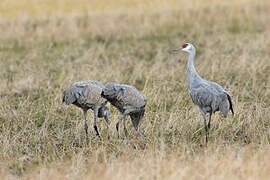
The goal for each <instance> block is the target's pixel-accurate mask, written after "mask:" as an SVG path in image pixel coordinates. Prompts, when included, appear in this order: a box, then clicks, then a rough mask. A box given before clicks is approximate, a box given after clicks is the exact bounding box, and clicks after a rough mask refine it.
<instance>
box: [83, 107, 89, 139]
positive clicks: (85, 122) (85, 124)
mask: <svg viewBox="0 0 270 180" xmlns="http://www.w3.org/2000/svg"><path fill="white" fill-rule="evenodd" d="M83 116H84V130H85V134H86V138H88V125H87V118H86V117H87V110H83Z"/></svg>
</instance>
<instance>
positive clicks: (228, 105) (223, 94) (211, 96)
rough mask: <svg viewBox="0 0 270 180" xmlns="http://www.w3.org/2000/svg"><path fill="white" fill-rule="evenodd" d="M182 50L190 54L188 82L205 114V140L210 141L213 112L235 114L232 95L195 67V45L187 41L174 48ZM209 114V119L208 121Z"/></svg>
mask: <svg viewBox="0 0 270 180" xmlns="http://www.w3.org/2000/svg"><path fill="white" fill-rule="evenodd" d="M179 50H182V51H184V52H187V53H188V54H189V56H188V63H187V84H188V91H189V94H190V96H191V99H192V101H193V103H194V104H195V105H197V106H198V107H199V109H200V111H201V113H202V115H203V119H204V128H205V141H206V144H207V142H208V137H209V129H210V123H211V116H212V114H213V113H215V112H217V111H220V112H221V114H222V115H223V116H224V117H227V115H228V112H229V111H231V112H232V114H233V115H234V111H233V104H232V100H231V97H230V95H229V93H228V92H227V91H225V90H224V89H223V88H222V87H221V86H220V85H219V84H217V83H215V82H212V81H207V80H205V79H203V78H202V77H201V76H200V75H199V74H198V73H197V71H196V69H195V67H194V59H195V55H196V49H195V47H194V46H193V45H192V44H190V43H186V44H184V45H183V46H182V47H181V48H178V49H175V50H173V52H178V51H179ZM207 115H209V120H208V123H207Z"/></svg>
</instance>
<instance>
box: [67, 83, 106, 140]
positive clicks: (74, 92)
mask: <svg viewBox="0 0 270 180" xmlns="http://www.w3.org/2000/svg"><path fill="white" fill-rule="evenodd" d="M104 87H105V86H104V85H103V84H102V83H101V82H99V81H94V80H92V81H91V80H89V81H79V82H75V83H74V84H72V85H71V86H70V87H69V88H68V89H66V90H65V91H64V93H63V102H64V103H65V104H66V105H70V104H73V105H75V106H77V107H79V108H81V109H82V110H83V116H84V128H85V133H86V137H87V138H88V125H87V111H88V110H89V109H91V110H93V111H94V129H95V132H96V135H97V136H98V137H100V134H99V131H98V128H97V118H104V119H105V122H106V125H107V128H108V127H109V116H110V112H109V110H108V107H107V106H106V104H107V100H106V99H105V98H103V97H101V92H102V89H103V88H104Z"/></svg>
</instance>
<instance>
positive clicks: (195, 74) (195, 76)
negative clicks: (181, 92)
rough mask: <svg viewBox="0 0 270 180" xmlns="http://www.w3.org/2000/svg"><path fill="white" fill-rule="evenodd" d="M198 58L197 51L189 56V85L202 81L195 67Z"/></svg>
mask: <svg viewBox="0 0 270 180" xmlns="http://www.w3.org/2000/svg"><path fill="white" fill-rule="evenodd" d="M195 56H196V51H195V49H194V50H193V51H191V52H190V53H189V56H188V63H187V78H188V83H189V84H190V83H193V82H194V81H196V79H201V77H200V75H199V74H198V72H197V71H196V68H195V66H194V59H195Z"/></svg>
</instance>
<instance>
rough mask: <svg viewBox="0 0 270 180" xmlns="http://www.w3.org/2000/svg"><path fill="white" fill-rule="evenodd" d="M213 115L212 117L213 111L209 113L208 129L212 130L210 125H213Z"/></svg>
mask: <svg viewBox="0 0 270 180" xmlns="http://www.w3.org/2000/svg"><path fill="white" fill-rule="evenodd" d="M211 117H212V113H210V114H209V121H208V129H209V130H210V126H211Z"/></svg>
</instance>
